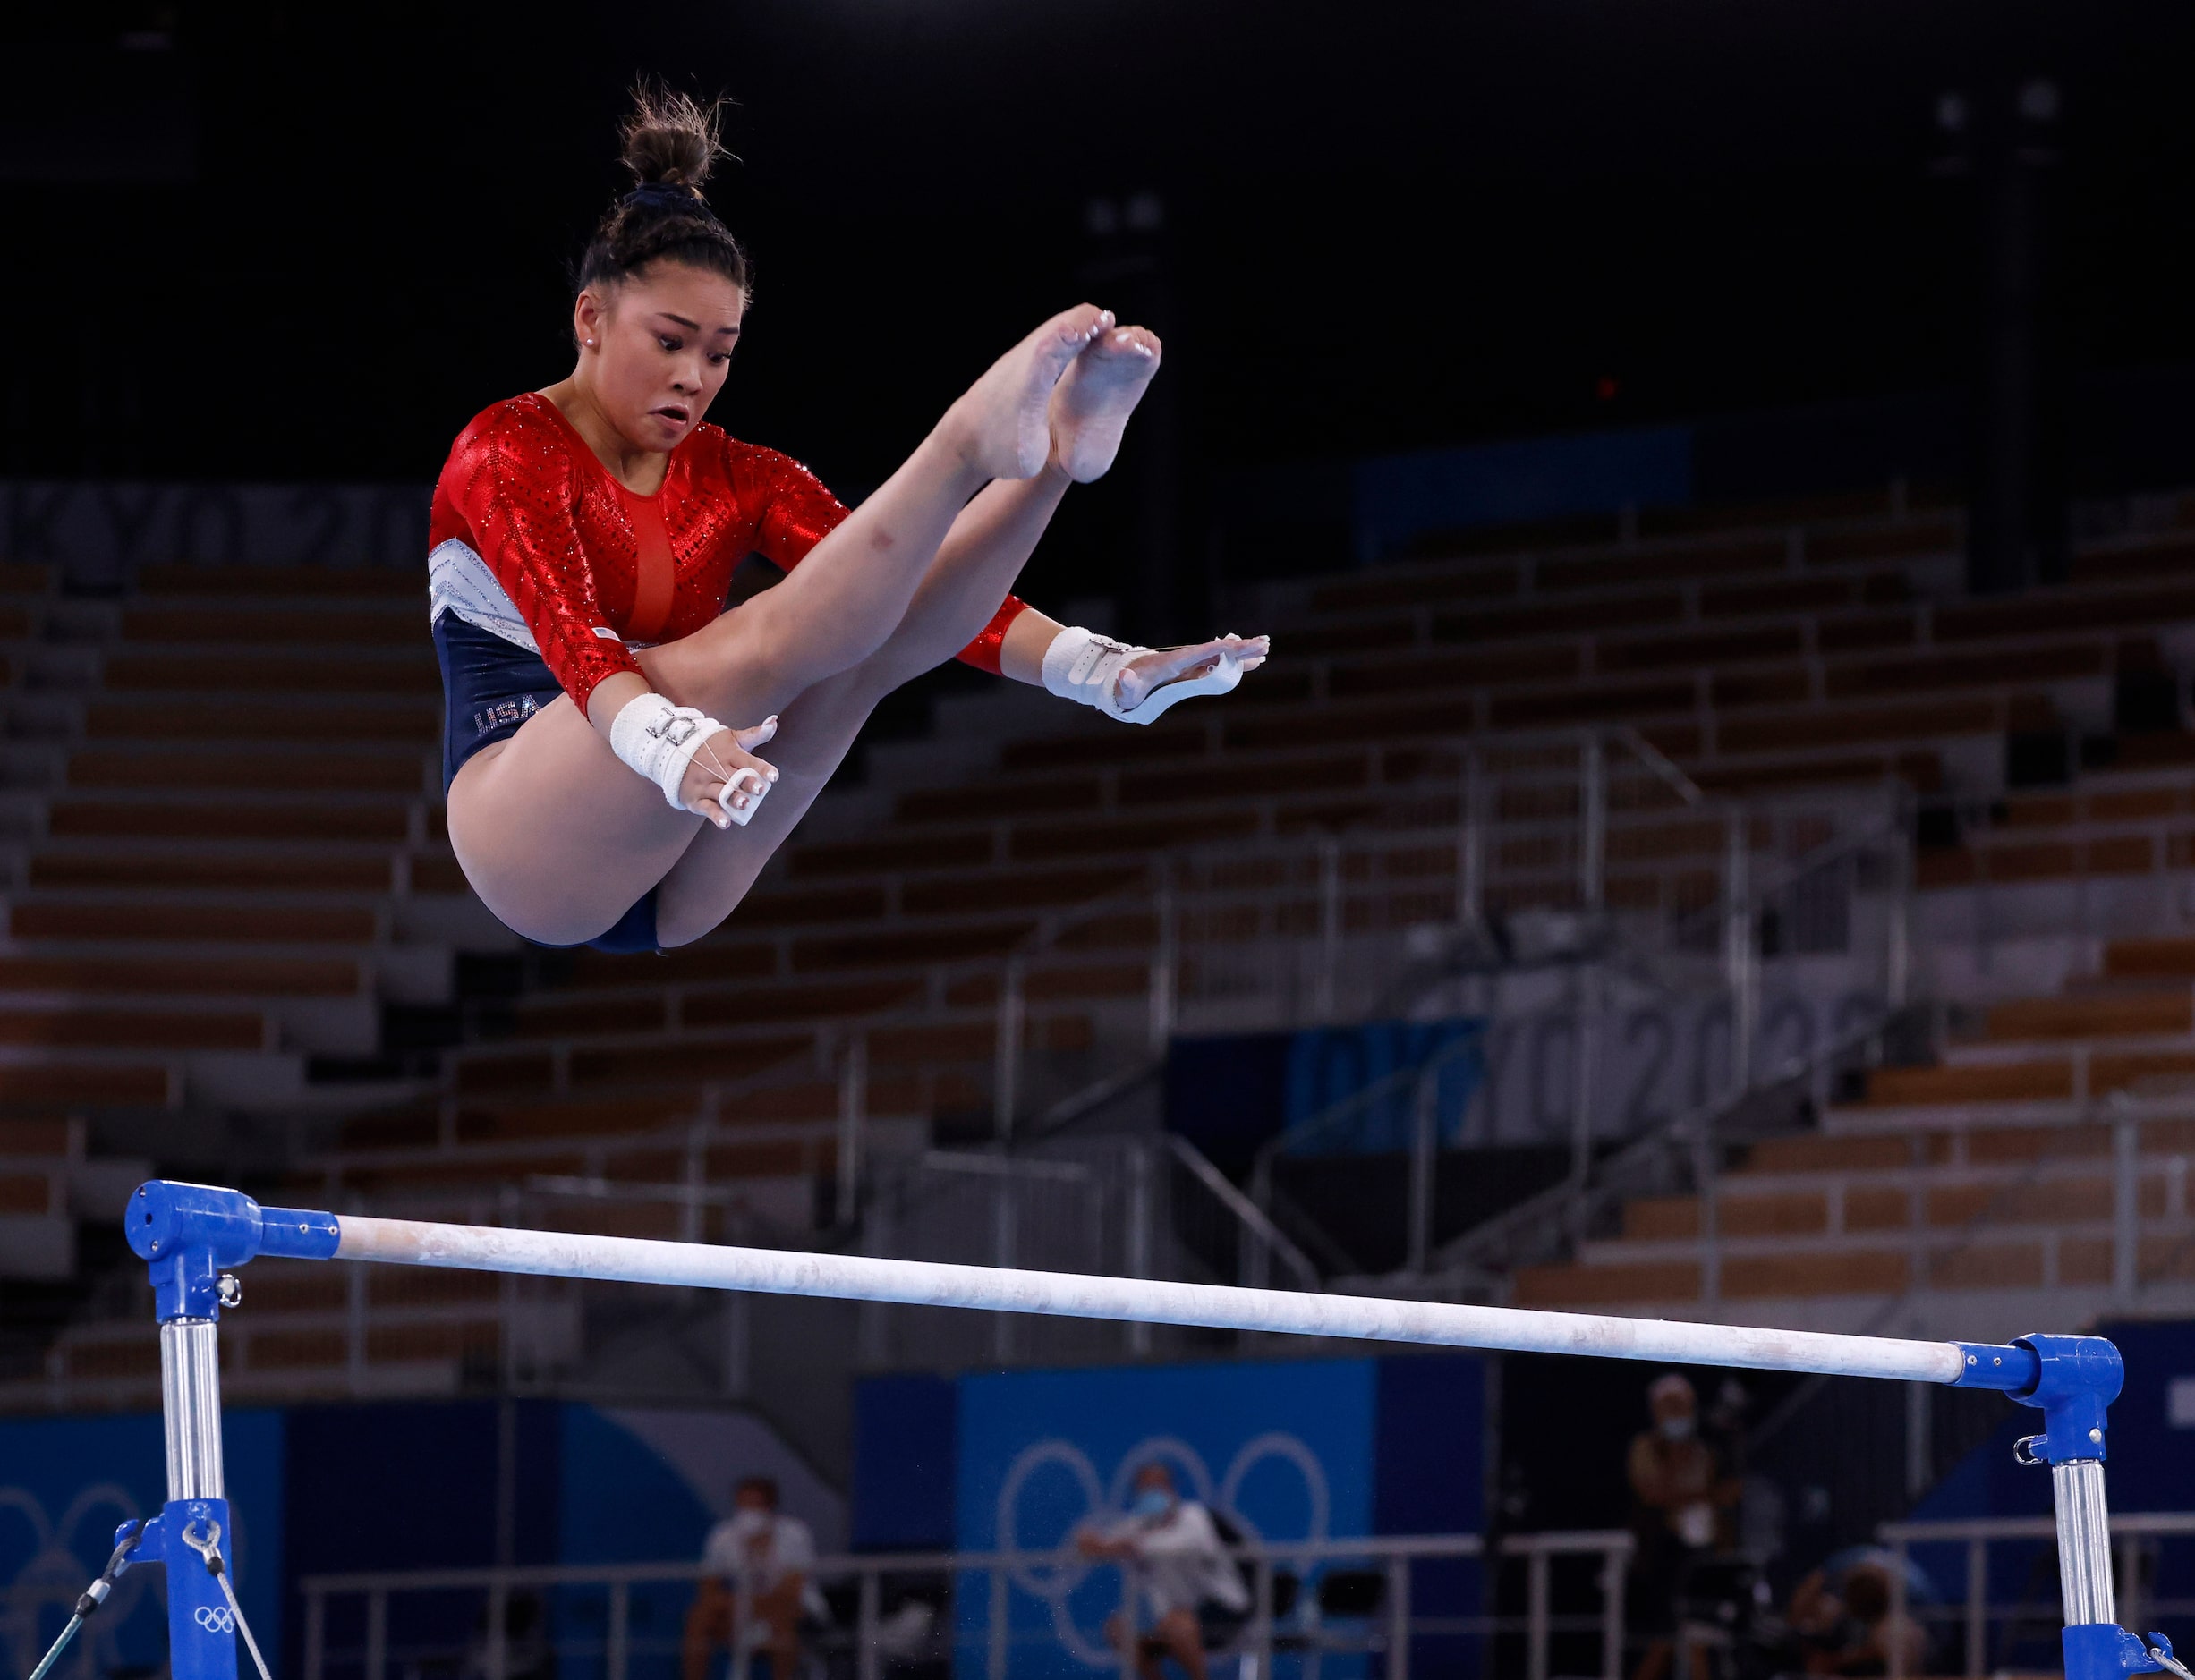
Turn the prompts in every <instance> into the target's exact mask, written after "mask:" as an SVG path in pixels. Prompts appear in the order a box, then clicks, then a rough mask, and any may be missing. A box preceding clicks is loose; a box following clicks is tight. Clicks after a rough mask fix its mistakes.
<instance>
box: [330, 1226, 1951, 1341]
mask: <svg viewBox="0 0 2195 1680" xmlns="http://www.w3.org/2000/svg"><path fill="white" fill-rule="evenodd" d="M337 1225H338V1237H337V1241H336V1252H335V1257H336V1259H338V1260H381V1261H392V1262H396V1263H397V1264H401V1265H409V1266H447V1267H452V1268H458V1269H461V1270H466V1271H489V1272H524V1273H529V1274H531V1275H533V1276H536V1277H580V1278H592V1279H596V1280H599V1281H602V1282H608V1283H633V1284H668V1285H676V1286H681V1287H685V1288H697V1289H748V1290H753V1291H755V1292H757V1293H759V1294H775V1295H819V1296H825V1297H829V1298H831V1299H835V1300H841V1301H882V1302H897V1303H901V1304H905V1305H909V1306H930V1307H970V1308H975V1309H979V1310H984V1311H996V1312H1034V1313H1043V1314H1048V1315H1051V1316H1053V1317H1059V1318H1074V1319H1140V1320H1143V1321H1144V1322H1147V1323H1152V1324H1183V1325H1198V1326H1203V1327H1205V1328H1212V1329H1225V1330H1271V1331H1280V1332H1287V1333H1289V1334H1292V1335H1297V1336H1340V1337H1348V1338H1353V1339H1357V1340H1362V1341H1381V1342H1419V1343H1427V1344H1432V1345H1438V1346H1443V1347H1477V1348H1500V1349H1505V1350H1508V1351H1510V1352H1514V1353H1577V1354H1584V1355H1588V1356H1592V1357H1597V1358H1602V1359H1643V1360H1661V1361H1666V1362H1670V1363H1672V1364H1704V1365H1706V1364H1711V1365H1734V1366H1741V1367H1745V1368H1748V1369H1750V1370H1791V1371H1807V1372H1815V1373H1819V1374H1821V1375H1824V1376H1832V1377H1884V1378H1892V1379H1902V1380H1904V1381H1908V1382H1940V1383H1948V1382H1953V1381H1956V1380H1958V1379H1960V1378H1961V1376H1962V1375H1963V1374H1965V1371H1966V1368H1967V1364H1968V1357H1967V1354H1966V1353H1964V1351H1963V1350H1962V1349H1961V1347H1959V1346H1958V1345H1956V1344H1953V1343H1950V1342H1916V1341H1904V1340H1900V1339H1898V1338H1895V1337H1891V1336H1832V1335H1827V1334H1824V1333H1822V1332H1819V1331H1813V1330H1765V1329H1757V1328H1748V1327H1745V1326H1739V1325H1723V1324H1687V1323H1682V1322H1677V1321H1672V1320H1669V1319H1619V1318H1610V1317H1606V1316H1603V1315H1600V1314H1595V1313H1582V1312H1535V1311H1524V1310H1521V1309H1516V1308H1508V1307H1471V1306H1460V1305H1457V1304H1454V1303H1451V1302H1424V1301H1392V1300H1385V1299H1381V1298H1376V1297H1373V1296H1366V1295H1327V1294H1292V1293H1286V1292H1281V1291H1277V1290H1266V1289H1236V1288H1229V1287H1225V1286H1223V1285H1212V1284H1177V1283H1161V1282H1156V1281H1153V1280H1150V1279H1144V1278H1133V1277H1085V1276H1082V1275H1080V1274H1075V1273H1066V1272H1034V1271H1013V1270H1008V1269H1005V1268H992V1267H986V1266H945V1265H939V1264H935V1263H933V1262H930V1261H924V1260H872V1259H868V1258H865V1257H863V1256H859V1255H849V1254H812V1253H801V1252H792V1251H787V1250H778V1249H753V1248H719V1247H715V1246H711V1245H708V1244H703V1243H662V1242H654V1241H650V1240H646V1239H642V1238H638V1237H620V1236H582V1235H572V1234H568V1233H564V1232H556V1231H515V1230H503V1229H498V1228H495V1227H489V1226H465V1225H435V1224H428V1223H424V1222H421V1221H417V1220H411V1219H375V1218H365V1217H363V1216H360V1215H354V1214H344V1215H341V1216H339V1218H338V1219H337Z"/></svg>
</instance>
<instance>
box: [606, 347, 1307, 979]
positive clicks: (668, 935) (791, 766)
mask: <svg viewBox="0 0 2195 1680" xmlns="http://www.w3.org/2000/svg"><path fill="white" fill-rule="evenodd" d="M1140 334H1141V329H1140V328H1137V329H1123V331H1122V332H1121V333H1120V334H1119V335H1108V339H1107V340H1106V341H1105V342H1102V343H1100V344H1093V345H1092V346H1091V348H1090V349H1089V350H1086V351H1085V352H1083V354H1082V356H1081V358H1080V359H1079V360H1078V361H1077V362H1076V369H1075V377H1074V378H1073V379H1072V380H1071V381H1070V380H1062V381H1061V390H1060V393H1059V396H1058V397H1057V398H1056V399H1055V401H1054V403H1053V430H1054V447H1053V454H1052V459H1051V462H1049V463H1047V465H1046V467H1045V469H1044V471H1042V472H1041V473H1039V474H1037V475H1036V476H1035V477H1034V478H1028V479H1019V480H1017V481H1015V482H1012V483H1000V484H993V485H991V487H990V488H988V489H986V490H984V491H983V494H982V495H981V496H977V497H976V498H975V499H974V501H973V502H971V503H970V504H969V505H968V506H967V507H966V509H965V510H964V511H963V512H962V513H961V515H960V518H959V519H958V520H957V521H956V522H955V523H954V525H953V529H952V532H951V534H950V535H949V537H948V538H947V539H946V541H945V543H944V545H943V546H942V547H940V549H939V552H938V557H937V560H936V562H935V563H934V564H932V566H931V568H930V570H929V572H928V573H927V574H925V576H924V577H923V581H922V585H921V587H920V588H919V589H917V590H915V598H914V600H913V601H912V602H910V603H909V605H908V607H907V610H906V616H905V617H903V618H902V619H901V620H900V622H899V624H898V627H897V628H896V629H895V630H894V631H893V632H892V633H891V635H890V636H889V637H888V638H887V639H886V640H885V641H884V642H883V644H882V645H881V647H879V648H878V649H877V650H876V651H875V652H874V653H873V654H872V655H871V656H870V657H869V658H866V659H864V661H863V662H862V663H861V664H860V665H858V666H855V667H854V668H853V669H851V670H849V671H846V672H843V673H841V674H839V675H837V676H833V677H830V678H827V679H825V680H824V681H823V682H822V683H818V684H816V685H815V686H814V687H812V688H811V689H809V690H808V691H807V692H805V693H803V694H802V695H800V696H799V697H798V698H797V699H795V700H793V701H792V702H791V703H790V704H789V705H788V706H787V707H786V708H784V714H783V717H782V718H781V719H780V722H779V726H778V737H777V739H776V740H775V741H773V742H771V743H770V749H769V751H770V761H771V762H772V763H773V764H775V765H776V766H777V767H778V774H779V778H780V779H779V781H778V785H777V786H776V788H775V789H773V790H772V792H771V793H770V797H769V799H767V800H766V801H764V802H763V804H762V807H761V810H759V811H758V812H757V813H756V815H755V817H754V819H753V820H752V821H751V822H750V823H748V825H747V826H746V827H744V828H727V829H722V830H718V829H714V828H707V827H704V828H703V829H702V831H701V833H700V835H699V836H697V837H696V838H695V840H694V843H693V844H692V845H691V846H689V847H688V848H687V850H686V852H685V855H684V856H683V857H681V858H680V859H679V861H678V862H677V863H676V865H675V866H674V867H673V868H672V870H670V872H669V874H668V875H667V876H666V877H665V878H664V879H663V884H662V886H661V887H660V889H659V891H658V894H657V897H656V937H657V938H658V939H659V941H660V942H661V943H662V944H663V945H665V946H673V945H684V944H686V943H689V942H690V941H692V940H694V939H698V938H701V937H702V935H703V934H706V933H707V932H709V931H710V929H712V928H714V927H716V926H717V925H718V923H719V922H721V921H723V920H724V919H725V917H727V916H728V915H730V914H731V912H732V911H733V909H734V908H735V907H736V905H737V904H738V903H739V901H740V900H741V899H742V898H743V897H744V896H745V895H746V893H747V891H748V889H749V888H750V887H753V885H754V882H755V880H756V878H758V877H759V876H760V875H761V871H762V868H763V866H764V865H765V864H766V863H768V862H769V861H770V854H771V853H774V852H775V851H776V850H777V848H778V845H779V844H782V843H783V841H784V840H785V837H786V836H787V835H789V834H790V833H791V832H792V830H793V827H794V825H795V824H796V823H797V822H798V821H799V820H800V819H801V817H802V816H803V815H804V813H805V812H806V811H807V809H808V807H809V806H810V805H811V804H812V803H813V802H814V800H815V796H816V795H817V794H818V793H821V792H822V790H823V786H824V785H825V784H826V783H827V782H828V781H829V780H830V776H831V775H832V773H833V772H835V771H836V770H837V769H838V766H839V764H840V763H841V762H842V761H843V760H844V759H845V757H846V755H847V751H849V750H850V749H851V748H852V746H853V744H854V739H855V735H856V734H859V733H860V730H861V726H862V725H863V723H864V722H865V721H866V720H867V718H868V717H869V714H870V712H871V711H872V709H873V708H875V706H876V704H877V702H878V701H879V700H881V699H883V697H884V696H885V695H887V694H889V693H890V692H891V691H892V690H894V689H896V688H898V686H899V685H900V684H901V683H906V682H907V681H909V680H910V679H911V678H913V677H915V676H918V675H921V674H922V673H923V672H924V671H927V670H929V669H930V668H931V667H932V666H936V665H940V664H942V663H943V662H944V661H946V660H947V659H949V658H952V657H953V655H954V654H956V653H957V652H958V651H959V650H960V649H962V648H964V647H966V645H967V644H968V641H969V640H970V639H971V638H972V637H974V635H975V634H976V633H977V632H979V631H981V630H982V629H983V625H984V624H987V623H988V622H989V621H990V619H991V615H992V614H993V613H994V612H996V611H997V609H998V604H999V602H1000V599H1002V598H1004V597H1005V596H1006V595H1007V594H1008V592H1009V591H1010V590H1012V588H1013V585H1014V581H1015V579H1016V578H1017V576H1019V574H1020V572H1021V568H1022V567H1023V565H1024V564H1026V563H1027V561H1028V558H1029V556H1030V554H1031V553H1032V552H1033V551H1034V548H1035V547H1036V543H1037V539H1038V538H1040V537H1041V536H1042V535H1043V532H1044V528H1045V526H1046V525H1047V524H1048V523H1049V522H1050V521H1051V515H1052V513H1053V512H1054V510H1055V509H1057V508H1058V506H1059V499H1060V497H1061V496H1064V495H1065V494H1066V492H1067V487H1068V484H1069V483H1070V482H1071V481H1072V478H1071V476H1070V474H1071V472H1072V471H1073V469H1072V466H1071V465H1070V463H1079V464H1080V465H1082V466H1083V467H1085V469H1086V468H1087V467H1088V466H1089V465H1090V464H1091V463H1092V462H1101V457H1100V456H1099V455H1098V454H1094V453H1093V452H1092V451H1091V450H1090V449H1088V448H1087V447H1086V445H1087V444H1088V435H1087V434H1086V433H1084V432H1079V431H1078V429H1077V428H1078V425H1079V423H1080V421H1081V419H1082V417H1083V416H1084V415H1086V414H1089V415H1103V416H1104V417H1105V419H1106V422H1107V424H1108V426H1109V429H1110V442H1108V443H1107V444H1106V445H1104V448H1103V451H1102V462H1101V463H1100V464H1098V466H1097V471H1103V467H1104V464H1110V460H1111V451H1112V448H1113V446H1115V445H1118V443H1119V426H1120V422H1122V421H1125V420H1126V418H1127V412H1128V411H1129V410H1130V409H1132V408H1133V407H1134V406H1135V402H1136V398H1137V397H1138V396H1140V395H1141V394H1142V390H1143V386H1144V385H1145V384H1146V383H1148V380H1149V377H1150V368H1151V367H1152V366H1155V363H1156V358H1157V348H1158V345H1157V340H1156V339H1154V338H1151V339H1149V340H1148V344H1149V352H1150V354H1149V358H1148V361H1147V363H1146V365H1144V367H1143V368H1142V369H1141V371H1140V377H1138V378H1133V379H1132V380H1123V381H1121V382H1120V383H1119V384H1118V385H1116V386H1113V388H1112V390H1111V392H1110V395H1109V397H1108V398H1107V399H1106V400H1105V401H1104V402H1102V403H1100V402H1097V401H1095V400H1091V399H1090V398H1089V392H1090V390H1091V387H1092V386H1093V385H1094V384H1095V383H1096V380H1097V378H1110V377H1111V372H1112V369H1113V368H1114V367H1115V366H1120V367H1124V368H1127V369H1129V371H1131V372H1133V371H1135V369H1134V368H1133V365H1132V364H1133V361H1134V360H1135V358H1136V345H1135V344H1134V343H1133V342H1132V340H1133V337H1134V335H1140ZM1142 336H1144V337H1145V338H1148V335H1142ZM1123 341H1129V342H1123ZM1093 369H1095V370H1096V377H1095V378H1088V377H1085V376H1090V375H1091V374H1092V370H1093ZM1116 415H1117V417H1118V418H1117V419H1116V418H1114V416H1116ZM1087 476H1095V474H1094V473H1089V474H1087ZM794 575H795V576H798V575H799V574H798V573H795V574H794ZM788 581H790V580H788ZM784 587H785V585H784V584H779V585H778V588H779V589H782V588H784ZM772 592H773V593H774V591H772ZM764 598H767V597H764ZM1058 632H1059V625H1058V624H1054V623H1053V622H1052V621H1051V620H1050V619H1048V618H1046V617H1044V615H1042V614H1041V613H1038V612H1036V611H1034V609H1031V610H1025V611H1024V612H1023V613H1022V614H1021V615H1019V616H1018V617H1017V618H1016V619H1015V620H1014V621H1013V623H1012V624H1010V625H1009V626H1008V631H1007V637H1006V646H1005V649H1003V658H1002V660H1001V665H1002V666H1003V668H1004V670H1005V673H1006V675H1008V676H1010V677H1017V678H1019V679H1020V680H1021V681H1023V682H1028V683H1037V682H1041V681H1042V676H1041V667H1042V660H1043V657H1044V652H1045V649H1046V648H1047V647H1048V646H1049V645H1050V643H1051V638H1052V636H1053V635H1055V634H1056V633H1058ZM1219 646H1220V644H1218V643H1216V642H1215V643H1206V644H1204V645H1203V646H1201V647H1198V648H1187V649H1169V650H1167V651H1165V652H1161V653H1153V654H1147V655H1145V656H1144V657H1143V658H1141V659H1138V660H1136V662H1135V664H1134V665H1133V666H1131V667H1130V669H1131V673H1132V675H1134V677H1135V679H1136V682H1137V683H1139V684H1141V685H1142V687H1143V688H1144V690H1145V691H1148V690H1149V689H1154V688H1157V687H1159V686H1161V685H1163V684H1164V683H1170V682H1173V681H1176V680H1178V679H1179V678H1181V677H1183V676H1187V675H1195V674H1196V673H1197V672H1198V671H1200V670H1203V669H1208V668H1209V667H1210V665H1211V664H1212V661H1213V659H1214V658H1216V653H1217V649H1218V648H1219ZM1237 652H1238V656H1244V655H1246V658H1244V660H1243V662H1244V664H1245V666H1246V667H1248V666H1255V665H1256V664H1257V663H1259V662H1260V660H1262V658H1263V642H1262V641H1257V642H1253V643H1249V644H1240V643H1238V644H1237ZM659 656H664V658H663V659H662V662H661V663H660V664H651V659H654V658H658V657H659ZM640 658H641V663H642V668H644V669H645V670H646V671H647V672H648V675H649V678H650V680H651V681H657V682H668V680H670V678H671V671H670V668H669V667H670V665H671V663H672V662H673V661H674V660H675V659H676V652H675V650H674V649H668V648H666V649H656V650H654V652H653V653H643V654H642V655H641V656H640ZM667 692H675V691H669V690H667Z"/></svg>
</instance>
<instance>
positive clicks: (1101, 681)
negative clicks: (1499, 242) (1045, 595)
mask: <svg viewBox="0 0 2195 1680" xmlns="http://www.w3.org/2000/svg"><path fill="white" fill-rule="evenodd" d="M1150 651H1151V649H1148V648H1131V647H1130V646H1128V644H1127V642H1125V641H1114V640H1113V639H1112V638H1111V637H1110V636H1101V635H1099V634H1097V632H1094V631H1089V630H1085V629H1083V628H1081V627H1080V626H1079V625H1077V626H1075V627H1074V628H1071V629H1068V630H1063V631H1061V632H1059V634H1058V635H1056V636H1054V637H1053V638H1052V639H1051V647H1049V648H1047V649H1044V686H1045V687H1046V688H1048V689H1050V690H1051V692H1053V693H1055V694H1057V695H1058V696H1059V698H1060V699H1061V700H1077V701H1080V702H1081V703H1082V704H1083V705H1085V706H1094V707H1096V708H1098V710H1100V711H1102V712H1103V713H1104V714H1105V715H1106V716H1107V717H1120V718H1125V717H1126V716H1127V714H1125V713H1124V712H1122V711H1121V709H1120V703H1119V698H1118V697H1117V696H1116V694H1115V693H1114V689H1113V683H1114V679H1115V678H1116V677H1118V676H1119V675H1120V673H1121V670H1122V669H1123V668H1124V667H1125V666H1127V662H1128V661H1129V660H1130V659H1133V658H1137V657H1138V656H1139V655H1142V654H1146V653H1149V652H1150Z"/></svg>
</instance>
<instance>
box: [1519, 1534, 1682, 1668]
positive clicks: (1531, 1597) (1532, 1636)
mask: <svg viewBox="0 0 2195 1680" xmlns="http://www.w3.org/2000/svg"><path fill="white" fill-rule="evenodd" d="M1524 1567H1525V1612H1524V1614H1525V1657H1524V1662H1525V1676H1526V1680H1547V1603H1548V1591H1547V1587H1548V1580H1547V1576H1548V1558H1547V1554H1546V1552H1545V1551H1544V1550H1543V1549H1541V1548H1538V1547H1534V1548H1532V1550H1531V1551H1530V1552H1529V1553H1528V1554H1527V1556H1526V1557H1525V1566H1524ZM1677 1672H1678V1673H1679V1674H1680V1675H1683V1674H1685V1673H1687V1670H1685V1669H1682V1668H1680V1669H1679V1670H1678V1671H1677Z"/></svg>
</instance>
